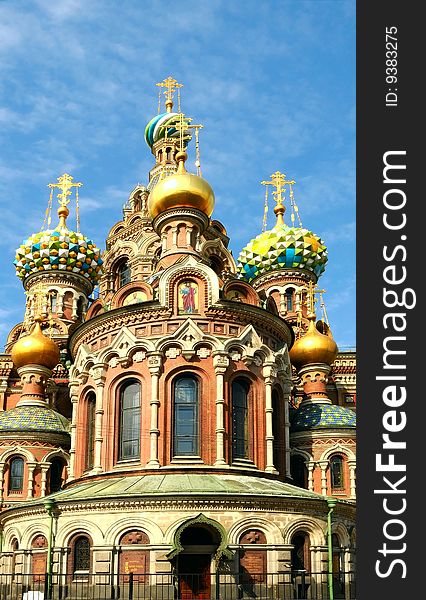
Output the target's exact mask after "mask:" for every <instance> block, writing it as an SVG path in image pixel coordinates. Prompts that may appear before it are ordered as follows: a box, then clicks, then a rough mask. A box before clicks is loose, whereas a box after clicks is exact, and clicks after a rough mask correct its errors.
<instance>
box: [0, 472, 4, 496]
mask: <svg viewBox="0 0 426 600" xmlns="http://www.w3.org/2000/svg"><path fill="white" fill-rule="evenodd" d="M4 467H5V465H4V464H0V502H1V501H2V500H3V494H4V491H3V485H4Z"/></svg>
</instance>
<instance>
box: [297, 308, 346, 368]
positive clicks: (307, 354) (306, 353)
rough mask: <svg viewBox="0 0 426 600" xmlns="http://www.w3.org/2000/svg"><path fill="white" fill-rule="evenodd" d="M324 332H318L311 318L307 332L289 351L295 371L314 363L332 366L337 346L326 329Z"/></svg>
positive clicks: (313, 319)
mask: <svg viewBox="0 0 426 600" xmlns="http://www.w3.org/2000/svg"><path fill="white" fill-rule="evenodd" d="M326 332H327V333H326V334H323V333H320V332H319V331H318V329H317V326H316V323H315V316H313V317H312V318H311V320H310V323H309V327H308V331H307V332H306V333H305V335H303V336H302V337H300V338H299V339H298V340H296V342H295V343H294V345H293V347H292V348H291V350H290V360H291V362H292V364H293V365H294V366H295V367H296V369H300V368H301V367H304V366H305V365H309V364H314V363H325V364H327V365H331V364H332V362H333V361H334V359H335V358H336V356H337V344H336V342H335V341H334V339H333V336H332V335H331V331H330V329H329V328H328V327H327V328H326Z"/></svg>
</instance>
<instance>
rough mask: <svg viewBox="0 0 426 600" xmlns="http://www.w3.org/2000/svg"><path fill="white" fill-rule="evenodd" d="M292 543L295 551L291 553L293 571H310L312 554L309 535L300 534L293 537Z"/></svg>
mask: <svg viewBox="0 0 426 600" xmlns="http://www.w3.org/2000/svg"><path fill="white" fill-rule="evenodd" d="M291 543H292V544H293V549H292V551H291V569H292V571H300V570H305V571H310V569H311V553H310V542H309V535H308V534H307V533H304V532H298V533H296V535H294V536H293V538H292V540H291Z"/></svg>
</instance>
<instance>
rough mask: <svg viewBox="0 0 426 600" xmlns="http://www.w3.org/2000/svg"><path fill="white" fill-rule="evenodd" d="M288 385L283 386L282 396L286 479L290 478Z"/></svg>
mask: <svg viewBox="0 0 426 600" xmlns="http://www.w3.org/2000/svg"><path fill="white" fill-rule="evenodd" d="M290 390H291V386H290V383H285V384H284V385H283V394H284V443H285V474H286V477H291V461H290V414H289V402H290Z"/></svg>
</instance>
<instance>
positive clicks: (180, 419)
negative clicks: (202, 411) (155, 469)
mask: <svg viewBox="0 0 426 600" xmlns="http://www.w3.org/2000/svg"><path fill="white" fill-rule="evenodd" d="M198 419H199V417H198V381H197V380H196V379H195V378H194V377H187V376H184V377H179V379H177V380H176V381H175V383H174V436H173V455H174V456H198V455H199V451H200V450H199V424H198Z"/></svg>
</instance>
